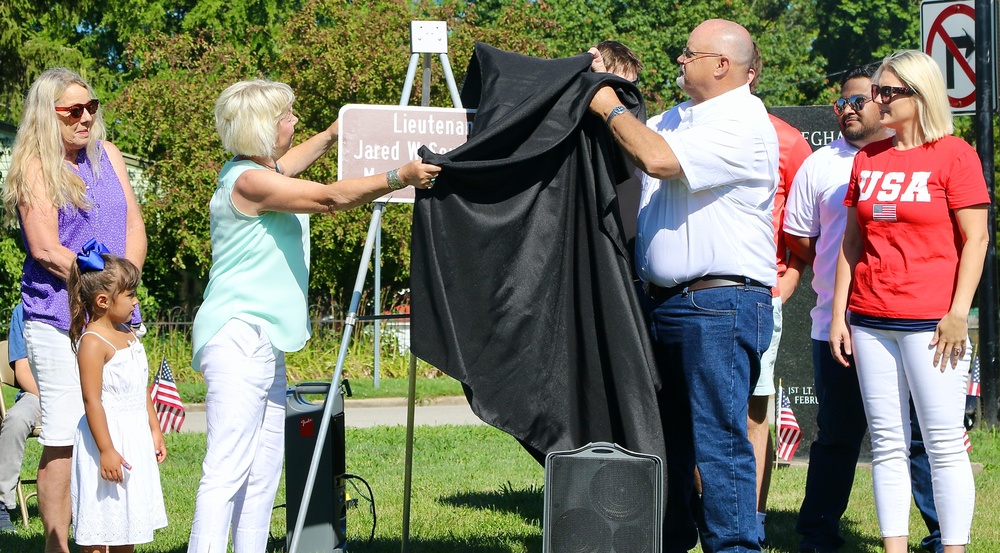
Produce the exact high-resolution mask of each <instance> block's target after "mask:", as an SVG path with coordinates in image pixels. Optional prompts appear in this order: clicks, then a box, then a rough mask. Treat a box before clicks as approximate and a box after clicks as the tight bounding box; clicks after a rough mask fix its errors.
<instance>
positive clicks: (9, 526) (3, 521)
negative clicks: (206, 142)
mask: <svg viewBox="0 0 1000 553" xmlns="http://www.w3.org/2000/svg"><path fill="white" fill-rule="evenodd" d="M13 531H15V528H14V523H13V522H11V521H10V512H9V511H8V510H7V507H6V506H5V505H4V504H3V503H0V532H13Z"/></svg>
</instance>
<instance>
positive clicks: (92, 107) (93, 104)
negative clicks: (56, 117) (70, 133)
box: [56, 98, 101, 119]
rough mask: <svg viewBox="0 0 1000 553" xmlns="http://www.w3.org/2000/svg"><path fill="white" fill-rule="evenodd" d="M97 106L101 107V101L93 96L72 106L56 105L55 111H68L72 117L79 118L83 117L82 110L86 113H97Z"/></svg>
mask: <svg viewBox="0 0 1000 553" xmlns="http://www.w3.org/2000/svg"><path fill="white" fill-rule="evenodd" d="M99 107H101V101H100V100H98V99H97V98H94V99H93V100H91V101H89V102H87V103H86V104H73V105H72V106H65V107H60V106H56V111H58V112H59V113H68V114H69V116H70V117H72V118H73V119H79V118H80V117H83V110H87V113H89V114H91V115H93V114H95V113H97V108H99Z"/></svg>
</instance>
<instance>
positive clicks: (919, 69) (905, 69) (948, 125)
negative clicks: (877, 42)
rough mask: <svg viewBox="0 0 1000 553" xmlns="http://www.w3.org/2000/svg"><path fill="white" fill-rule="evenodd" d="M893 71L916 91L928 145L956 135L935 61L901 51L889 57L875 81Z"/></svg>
mask: <svg viewBox="0 0 1000 553" xmlns="http://www.w3.org/2000/svg"><path fill="white" fill-rule="evenodd" d="M884 71H891V72H892V74H893V75H895V76H896V77H897V78H898V79H899V80H900V81H902V82H903V85H905V86H906V87H908V88H912V89H913V90H915V91H916V93H915V94H914V95H913V97H914V99H916V102H917V122H918V125H917V126H918V133H919V135H920V137H921V139H922V140H923V141H924V142H934V141H935V140H938V139H940V138H942V137H944V136H947V135H949V134H952V133H953V132H954V130H955V126H954V123H953V120H952V115H951V106H950V104H949V103H948V92H947V90H945V86H944V77H943V76H942V75H941V68H939V67H938V65H937V63H936V62H935V61H934V58H932V57H930V56H928V55H927V54H925V53H923V52H920V51H918V50H901V51H899V52H896V53H894V54H890V55H889V56H886V58H885V59H884V60H882V65H881V66H880V67H879V68H878V70H877V71H876V72H875V75H874V76H873V77H872V82H878V78H879V76H880V75H882V72H884Z"/></svg>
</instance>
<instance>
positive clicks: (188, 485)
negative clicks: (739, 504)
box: [0, 426, 1000, 553]
mask: <svg viewBox="0 0 1000 553" xmlns="http://www.w3.org/2000/svg"><path fill="white" fill-rule="evenodd" d="M167 438H168V440H167V444H168V448H169V452H170V456H169V458H168V459H167V461H166V462H165V463H164V464H163V465H162V479H163V488H164V495H165V497H166V501H167V512H168V516H169V519H170V526H168V527H167V528H165V529H163V530H160V531H158V532H157V533H156V541H155V542H153V543H151V544H145V545H140V546H138V547H137V548H136V551H138V552H163V553H182V552H183V551H185V550H186V544H187V537H188V531H189V529H190V525H191V518H192V515H193V511H194V494H195V490H196V489H197V485H198V479H199V477H200V466H201V460H202V456H203V453H204V447H205V436H204V435H203V434H171V435H169V436H168V437H167ZM404 438H405V429H404V428H403V427H376V428H369V429H348V430H347V452H346V453H347V467H348V468H347V470H348V472H349V473H352V474H356V475H358V476H360V477H362V478H364V479H365V480H367V481H368V482H369V483H370V484H371V486H372V488H373V490H374V496H375V502H376V507H377V515H378V526H377V528H376V532H375V539H374V541H373V542H372V543H370V544H369V543H368V542H367V538H368V535H369V532H370V531H371V522H372V517H371V515H370V513H369V512H368V504H367V502H366V501H365V500H364V499H361V500H360V501H359V508H357V509H352V510H350V511H348V535H349V538H350V540H352V543H351V544H350V551H352V552H354V551H356V552H360V553H389V552H396V551H399V550H400V540H401V536H402V489H403V453H404ZM972 439H973V443H974V446H975V449H974V450H973V453H972V457H973V460H974V461H976V462H979V463H982V464H983V465H984V469H983V471H982V473H980V474H979V475H978V476H977V477H976V487H977V497H976V518H975V521H974V524H973V534H972V535H973V546H972V547H970V548H969V550H970V551H974V552H985V553H991V552H1000V500H998V497H1000V467H998V466H997V464H996V462H997V460H998V459H1000V434H997V433H996V432H982V431H977V432H973V434H972ZM38 454H39V448H38V447H37V443H35V442H32V443H31V444H30V447H29V449H28V454H27V458H26V462H25V467H31V468H29V469H28V470H25V472H24V474H25V475H26V476H27V475H29V474H32V473H33V472H34V470H33V468H34V467H35V466H37V461H38ZM288 454H289V455H293V454H296V453H293V452H289V453H288ZM298 455H301V453H298ZM805 475H806V471H805V468H804V467H801V466H793V467H787V468H781V469H778V470H776V471H775V473H774V479H773V483H772V486H771V494H770V514H769V515H768V537H769V540H770V542H771V545H772V549H771V551H773V552H782V553H784V552H794V551H796V550H797V537H796V535H795V533H794V525H795V518H796V513H797V511H798V506H799V504H800V502H801V500H802V490H803V488H804V485H805ZM543 482H544V473H543V471H542V468H541V467H540V466H539V465H538V464H537V463H535V461H534V460H533V459H532V458H531V457H529V456H528V455H527V454H526V453H525V452H524V451H523V450H522V449H521V447H520V446H519V445H518V444H517V442H515V440H514V439H513V438H511V437H509V436H507V435H506V434H504V433H502V432H500V431H498V430H495V429H493V428H489V427H483V426H465V427H456V426H450V427H447V426H446V427H419V428H417V429H416V435H415V452H414V473H413V503H412V506H411V525H410V536H411V538H410V544H411V548H410V549H411V551H414V552H428V553H430V552H433V553H439V552H456V553H508V552H510V553H513V552H519V553H520V552H534V553H537V552H540V551H541V548H542V545H541V540H542V530H541V520H542V515H543V499H542V487H543ZM361 489H362V491H363V490H364V488H361ZM348 490H349V493H350V495H351V496H352V497H359V496H360V494H358V493H357V492H355V491H354V490H352V489H350V487H349V488H348ZM871 490H872V486H871V473H870V472H869V471H867V470H865V469H860V470H859V471H858V473H857V478H856V481H855V485H854V489H853V492H852V496H851V504H850V508H849V509H848V512H847V514H846V516H845V520H844V525H843V526H844V534H845V537H846V538H847V545H846V546H845V548H844V549H843V550H842V551H845V552H851V553H853V552H876V551H880V550H881V545H880V540H879V539H877V536H878V523H877V521H876V519H875V510H874V504H873V499H872V491H871ZM365 495H367V492H365ZM284 502H285V491H284V487H283V486H282V488H281V489H280V490H279V492H278V498H277V503H278V504H279V505H280V504H283V503H284ZM29 507H30V508H29V511H30V513H31V517H32V518H31V527H30V529H29V530H28V531H27V532H25V531H23V530H19V533H18V534H16V535H10V534H0V552H3V553H22V552H23V553H35V552H38V553H41V551H42V550H43V540H42V525H41V521H40V520H39V519H38V517H37V508H36V505H35V503H34V501H33V500H32V501H31V502H29ZM284 518H285V515H284V509H283V508H278V509H276V510H275V513H274V518H273V522H272V534H273V536H275V538H276V543H280V542H282V541H283V540H281V537H283V536H284V534H285V520H284ZM15 522H16V523H18V524H20V521H19V520H18V521H15ZM911 529H912V531H913V536H912V537H911V544H912V547H913V548H912V550H913V551H917V544H918V542H919V539H920V537H921V536H922V534H921V532H922V530H923V524H922V523H921V521H920V519H919V515H918V514H917V512H916V510H913V514H912V516H911Z"/></svg>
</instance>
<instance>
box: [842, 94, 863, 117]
mask: <svg viewBox="0 0 1000 553" xmlns="http://www.w3.org/2000/svg"><path fill="white" fill-rule="evenodd" d="M871 100H872V99H871V98H869V97H867V96H865V95H864V94H852V95H850V96H848V97H847V98H837V101H836V102H834V103H833V111H834V113H836V114H837V115H843V114H844V111H846V110H847V106H851V109H853V110H854V111H856V112H858V111H861V110H863V109H865V104H867V103H868V102H870V101H871Z"/></svg>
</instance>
